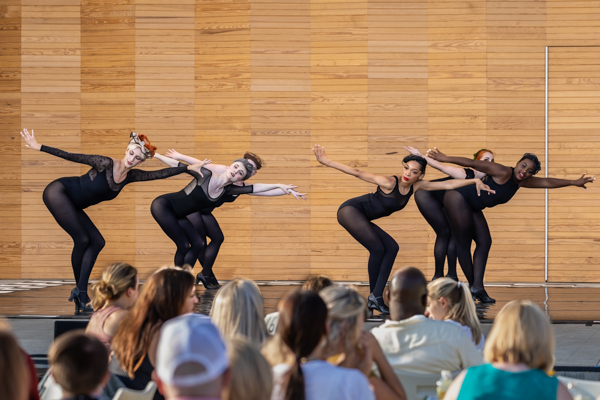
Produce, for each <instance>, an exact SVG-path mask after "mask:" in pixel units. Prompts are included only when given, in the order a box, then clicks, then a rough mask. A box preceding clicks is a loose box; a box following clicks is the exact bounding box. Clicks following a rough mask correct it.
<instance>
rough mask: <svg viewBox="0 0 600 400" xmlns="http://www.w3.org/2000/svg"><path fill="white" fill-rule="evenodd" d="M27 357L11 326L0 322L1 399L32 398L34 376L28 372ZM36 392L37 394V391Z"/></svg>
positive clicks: (18, 399) (22, 399)
mask: <svg viewBox="0 0 600 400" xmlns="http://www.w3.org/2000/svg"><path fill="white" fill-rule="evenodd" d="M27 357H28V356H27V355H26V354H25V353H24V352H23V350H21V348H20V347H19V343H18V342H17V339H15V337H14V336H13V334H12V332H11V329H10V325H8V323H6V322H4V321H0V377H2V384H1V385H0V399H11V400H12V399H14V400H26V399H28V398H30V395H29V393H30V392H31V390H30V387H31V379H32V376H31V374H30V372H29V370H28V366H27V364H28V363H27ZM35 392H36V393H37V389H36V391H35ZM38 398H39V396H38Z"/></svg>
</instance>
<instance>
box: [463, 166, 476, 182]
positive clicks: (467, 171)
mask: <svg viewBox="0 0 600 400" xmlns="http://www.w3.org/2000/svg"><path fill="white" fill-rule="evenodd" d="M465 174H466V176H465V179H473V178H475V171H473V170H472V169H471V168H465Z"/></svg>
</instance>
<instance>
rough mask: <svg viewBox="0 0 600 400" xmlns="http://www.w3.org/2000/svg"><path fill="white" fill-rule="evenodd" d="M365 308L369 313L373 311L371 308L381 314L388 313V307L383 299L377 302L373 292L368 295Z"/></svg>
mask: <svg viewBox="0 0 600 400" xmlns="http://www.w3.org/2000/svg"><path fill="white" fill-rule="evenodd" d="M367 308H368V309H369V312H370V313H371V314H372V313H373V310H377V311H379V312H380V313H381V314H383V315H390V309H389V308H388V307H387V306H386V305H385V304H384V303H383V299H382V301H381V303H379V302H378V301H377V298H376V297H375V296H373V293H371V294H370V295H369V298H368V301H367Z"/></svg>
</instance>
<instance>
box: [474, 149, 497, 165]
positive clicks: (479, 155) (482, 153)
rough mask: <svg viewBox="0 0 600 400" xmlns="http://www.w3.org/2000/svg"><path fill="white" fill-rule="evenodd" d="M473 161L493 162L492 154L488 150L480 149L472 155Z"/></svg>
mask: <svg viewBox="0 0 600 400" xmlns="http://www.w3.org/2000/svg"><path fill="white" fill-rule="evenodd" d="M473 160H479V161H491V162H494V152H493V151H491V150H488V149H481V150H479V151H477V152H476V153H475V154H473Z"/></svg>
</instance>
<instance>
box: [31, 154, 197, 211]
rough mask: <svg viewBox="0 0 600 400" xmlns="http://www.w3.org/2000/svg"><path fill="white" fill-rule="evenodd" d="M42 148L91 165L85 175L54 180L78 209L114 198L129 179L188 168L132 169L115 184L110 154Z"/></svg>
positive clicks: (151, 177) (144, 178) (157, 176)
mask: <svg viewBox="0 0 600 400" xmlns="http://www.w3.org/2000/svg"><path fill="white" fill-rule="evenodd" d="M41 151H43V152H45V153H48V154H52V155H53V156H57V157H60V158H64V159H65V160H69V161H73V162H76V163H80V164H87V165H89V166H91V167H92V169H90V170H89V171H88V172H87V173H86V174H84V175H81V176H71V177H64V178H59V179H57V180H56V181H58V182H60V183H62V184H63V185H64V186H65V188H66V189H67V193H68V194H69V198H70V199H71V200H72V201H73V204H74V205H75V207H76V208H78V209H80V210H83V209H84V208H87V207H89V206H93V205H94V204H98V203H100V202H103V201H107V200H112V199H114V198H115V197H117V195H118V194H119V193H120V192H121V190H122V189H123V188H124V187H125V185H127V184H129V183H131V182H142V181H152V180H155V179H163V178H168V177H170V176H174V175H178V174H181V173H182V172H186V171H187V166H185V165H183V164H182V166H179V167H175V168H164V169H161V170H158V171H143V170H140V169H132V170H130V171H129V172H128V173H127V176H126V177H125V180H124V181H123V182H121V183H116V182H115V180H114V175H113V159H112V158H110V157H105V156H100V155H91V154H79V153H68V152H66V151H63V150H60V149H55V148H54V147H49V146H42V148H41Z"/></svg>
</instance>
